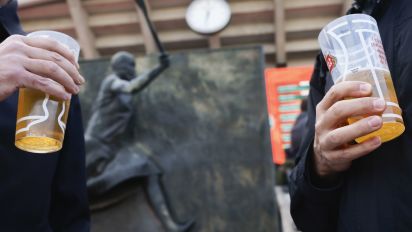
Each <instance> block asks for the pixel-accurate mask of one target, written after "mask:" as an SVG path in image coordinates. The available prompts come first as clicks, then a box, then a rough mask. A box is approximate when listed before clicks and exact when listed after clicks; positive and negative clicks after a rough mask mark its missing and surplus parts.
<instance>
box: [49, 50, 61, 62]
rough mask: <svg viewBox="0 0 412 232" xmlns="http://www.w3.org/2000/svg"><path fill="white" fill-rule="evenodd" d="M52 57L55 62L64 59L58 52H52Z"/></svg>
mask: <svg viewBox="0 0 412 232" xmlns="http://www.w3.org/2000/svg"><path fill="white" fill-rule="evenodd" d="M50 58H51V60H53V61H55V62H61V61H63V57H62V56H61V55H60V54H59V53H57V52H50Z"/></svg>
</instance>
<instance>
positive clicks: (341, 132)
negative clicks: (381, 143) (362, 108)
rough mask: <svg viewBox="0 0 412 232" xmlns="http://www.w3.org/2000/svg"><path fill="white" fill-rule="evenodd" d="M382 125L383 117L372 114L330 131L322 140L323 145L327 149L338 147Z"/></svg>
mask: <svg viewBox="0 0 412 232" xmlns="http://www.w3.org/2000/svg"><path fill="white" fill-rule="evenodd" d="M381 127H382V118H381V117H379V116H371V117H367V118H363V119H361V120H359V121H357V122H355V123H353V124H350V125H347V126H344V127H340V128H338V129H335V130H332V131H330V132H329V133H328V134H327V135H326V136H325V137H324V138H323V140H322V141H321V143H322V147H323V148H324V149H326V150H333V149H336V148H338V147H341V146H342V145H345V144H347V143H349V142H352V141H353V140H355V139H356V138H359V137H361V136H364V135H367V134H369V133H372V132H374V131H376V130H378V129H380V128H381Z"/></svg>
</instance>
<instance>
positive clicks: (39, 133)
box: [15, 88, 70, 153]
mask: <svg viewBox="0 0 412 232" xmlns="http://www.w3.org/2000/svg"><path fill="white" fill-rule="evenodd" d="M69 106H70V100H68V101H63V100H60V99H57V98H56V97H53V96H49V95H47V94H45V93H43V92H41V91H39V90H34V89H28V88H21V89H20V90H19V105H18V111H17V123H16V142H15V145H16V146H17V147H18V148H20V149H21V150H24V151H28V152H34V153H49V152H54V151H58V150H60V149H61V147H62V143H63V139H64V131H65V128H66V122H67V116H68V112H69Z"/></svg>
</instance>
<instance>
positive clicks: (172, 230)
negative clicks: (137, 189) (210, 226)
mask: <svg viewBox="0 0 412 232" xmlns="http://www.w3.org/2000/svg"><path fill="white" fill-rule="evenodd" d="M146 193H147V195H148V198H149V201H150V204H151V205H152V207H153V209H154V210H155V213H156V215H157V216H158V217H159V219H160V221H161V222H162V225H163V226H164V227H165V229H166V231H168V232H188V231H190V229H191V228H192V227H193V226H194V220H193V219H191V220H188V221H186V222H185V223H178V222H177V221H176V220H175V217H173V215H172V211H171V208H170V206H169V204H168V202H167V197H166V193H165V191H164V189H163V186H162V184H161V183H160V175H159V174H154V175H150V176H148V177H147V186H146Z"/></svg>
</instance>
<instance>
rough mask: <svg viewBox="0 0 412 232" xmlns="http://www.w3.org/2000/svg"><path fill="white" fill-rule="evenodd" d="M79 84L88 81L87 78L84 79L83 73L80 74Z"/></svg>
mask: <svg viewBox="0 0 412 232" xmlns="http://www.w3.org/2000/svg"><path fill="white" fill-rule="evenodd" d="M79 82H80V83H79V84H84V82H86V80H85V79H84V77H83V76H82V75H79Z"/></svg>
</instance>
